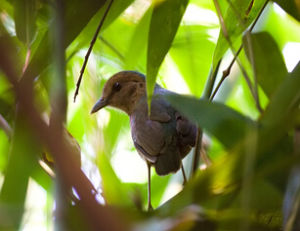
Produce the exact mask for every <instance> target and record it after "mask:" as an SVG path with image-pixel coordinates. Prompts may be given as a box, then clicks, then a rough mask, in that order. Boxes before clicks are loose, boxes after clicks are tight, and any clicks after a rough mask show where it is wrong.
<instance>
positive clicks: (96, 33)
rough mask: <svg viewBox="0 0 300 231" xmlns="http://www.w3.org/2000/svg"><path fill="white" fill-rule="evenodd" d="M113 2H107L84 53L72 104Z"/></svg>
mask: <svg viewBox="0 0 300 231" xmlns="http://www.w3.org/2000/svg"><path fill="white" fill-rule="evenodd" d="M113 1H114V0H111V1H110V2H109V5H108V6H107V8H106V10H105V12H104V15H103V17H102V18H101V20H100V23H99V25H98V27H97V30H96V32H95V34H94V37H93V39H92V41H91V43H90V47H89V49H88V51H87V53H86V55H85V57H84V62H83V65H82V67H81V70H80V75H79V78H78V81H77V83H76V91H75V93H74V102H75V100H76V96H77V95H78V92H79V87H80V84H81V80H82V76H83V73H84V70H85V67H86V65H87V62H88V60H89V57H90V54H91V52H92V49H93V47H94V44H95V42H96V40H97V37H98V34H99V32H100V29H101V27H102V26H103V23H104V20H105V18H106V16H107V14H108V12H109V10H110V8H111V5H112V3H113Z"/></svg>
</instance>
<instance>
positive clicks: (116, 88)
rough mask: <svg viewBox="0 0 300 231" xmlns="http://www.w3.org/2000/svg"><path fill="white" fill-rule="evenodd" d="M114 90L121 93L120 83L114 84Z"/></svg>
mask: <svg viewBox="0 0 300 231" xmlns="http://www.w3.org/2000/svg"><path fill="white" fill-rule="evenodd" d="M113 90H114V91H120V90H121V84H120V83H119V82H116V83H114V85H113Z"/></svg>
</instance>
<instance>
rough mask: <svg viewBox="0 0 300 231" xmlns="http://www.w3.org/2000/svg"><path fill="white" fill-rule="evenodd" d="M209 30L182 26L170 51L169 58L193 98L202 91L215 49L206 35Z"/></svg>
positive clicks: (195, 26)
mask: <svg viewBox="0 0 300 231" xmlns="http://www.w3.org/2000/svg"><path fill="white" fill-rule="evenodd" d="M209 29H211V28H210V27H204V26H198V25H182V26H181V27H180V28H179V30H178V33H177V35H176V37H175V39H174V42H173V45H172V48H171V49H170V55H171V57H172V58H173V59H174V61H175V63H176V65H177V67H178V69H179V71H180V72H181V74H182V76H183V77H184V80H185V81H186V83H187V85H188V87H189V89H190V91H191V93H193V94H194V95H195V96H200V95H201V92H202V91H203V88H204V85H205V80H206V77H207V76H208V73H209V69H210V66H211V62H212V55H213V51H214V48H215V44H214V43H213V42H212V41H210V39H209V35H208V33H207V32H208V30H209Z"/></svg>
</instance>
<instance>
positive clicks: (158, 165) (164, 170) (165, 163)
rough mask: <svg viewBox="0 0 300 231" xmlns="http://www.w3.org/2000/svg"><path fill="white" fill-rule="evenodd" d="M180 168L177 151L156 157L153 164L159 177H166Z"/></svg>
mask: <svg viewBox="0 0 300 231" xmlns="http://www.w3.org/2000/svg"><path fill="white" fill-rule="evenodd" d="M180 166H181V158H180V154H179V153H178V151H175V150H174V152H171V151H169V152H166V153H163V154H161V155H159V156H158V158H157V161H156V162H155V163H154V167H155V170H156V173H157V174H158V175H160V176H162V175H167V174H169V173H171V172H177V170H178V169H179V168H180Z"/></svg>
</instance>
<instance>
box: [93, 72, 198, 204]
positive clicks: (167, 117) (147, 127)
mask: <svg viewBox="0 0 300 231" xmlns="http://www.w3.org/2000/svg"><path fill="white" fill-rule="evenodd" d="M168 94H176V93H174V92H172V91H169V90H167V89H164V88H162V87H161V86H160V85H158V84H155V87H154V92H153V97H152V101H151V107H150V113H148V104H147V93H146V77H145V75H143V74H142V73H139V72H136V71H120V72H118V73H116V74H114V75H113V76H111V77H110V78H109V79H108V80H107V82H106V83H105V85H104V87H103V91H102V96H101V97H100V99H99V100H98V101H97V102H96V104H95V105H94V107H93V108H92V110H91V113H95V112H97V111H99V110H100V109H102V108H104V107H106V106H111V107H114V108H117V109H120V110H122V111H124V112H125V113H127V114H128V116H129V117H130V127H131V136H132V140H133V144H134V146H135V148H136V150H137V152H138V154H139V155H140V156H141V157H142V159H144V160H145V161H146V163H147V169H148V210H152V209H153V207H152V204H151V167H152V166H153V167H154V168H155V171H156V173H157V174H158V175H160V176H163V175H167V174H169V173H175V172H177V171H178V170H179V169H180V168H181V170H182V174H183V178H184V183H185V182H186V175H185V172H184V168H183V165H182V159H183V158H184V157H185V156H186V155H187V154H188V153H189V152H190V150H191V148H192V147H193V146H195V143H196V136H197V127H196V125H195V124H194V123H192V122H191V121H189V120H188V119H187V118H186V117H185V116H183V115H182V114H181V113H180V112H179V111H177V110H176V109H175V108H174V107H172V105H171V104H170V103H169V102H168V101H167V100H166V99H165V96H166V95H168Z"/></svg>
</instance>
